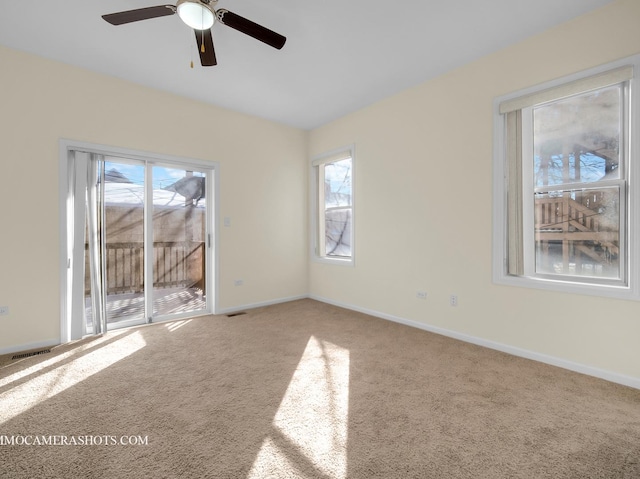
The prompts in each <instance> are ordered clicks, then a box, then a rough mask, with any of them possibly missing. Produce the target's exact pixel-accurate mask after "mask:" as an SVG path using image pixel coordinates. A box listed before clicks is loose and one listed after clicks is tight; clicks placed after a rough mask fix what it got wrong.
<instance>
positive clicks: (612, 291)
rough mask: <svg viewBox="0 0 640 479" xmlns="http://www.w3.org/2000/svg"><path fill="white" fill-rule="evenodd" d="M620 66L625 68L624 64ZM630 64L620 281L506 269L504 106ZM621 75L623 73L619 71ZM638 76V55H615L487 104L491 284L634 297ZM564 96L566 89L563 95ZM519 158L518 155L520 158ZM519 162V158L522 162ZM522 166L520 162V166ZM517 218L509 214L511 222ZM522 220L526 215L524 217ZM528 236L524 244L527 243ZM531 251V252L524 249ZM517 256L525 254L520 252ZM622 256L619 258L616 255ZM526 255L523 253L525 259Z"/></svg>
mask: <svg viewBox="0 0 640 479" xmlns="http://www.w3.org/2000/svg"><path fill="white" fill-rule="evenodd" d="M625 67H626V68H625ZM628 67H630V68H631V69H632V72H633V73H632V74H633V77H632V78H631V79H630V80H629V82H628V88H629V90H628V95H629V103H628V104H629V110H630V111H629V112H628V116H627V118H628V122H629V124H628V128H627V130H626V132H625V136H626V137H625V138H624V142H625V144H624V145H621V150H622V148H624V149H625V150H626V152H627V158H628V162H627V167H628V175H627V209H626V212H625V213H624V216H622V218H621V219H622V221H623V222H625V223H626V227H625V226H623V225H622V224H621V234H624V235H625V238H626V244H627V251H626V261H625V264H624V266H623V268H624V269H626V282H625V283H624V284H622V283H618V284H611V282H607V281H606V280H603V281H602V282H598V283H595V282H590V281H581V280H580V279H579V278H577V277H574V278H572V279H571V280H567V279H565V278H557V279H556V278H550V277H544V276H543V275H536V276H534V275H532V274H531V272H530V269H529V267H528V266H526V265H525V266H524V268H523V271H520V272H519V274H517V275H515V274H509V273H508V271H507V268H508V257H509V250H508V249H509V244H508V238H509V227H510V223H509V219H508V210H507V185H508V181H509V178H508V175H509V171H508V168H507V161H508V159H507V147H508V146H507V141H508V138H507V135H506V118H507V115H506V114H504V112H505V110H508V109H512V110H514V109H522V108H524V107H525V106H526V104H529V105H531V104H538V103H543V102H545V101H549V100H551V99H555V98H562V95H558V91H562V90H563V89H564V88H567V89H568V91H569V92H570V91H572V90H575V88H576V85H577V87H578V88H581V89H582V91H589V90H590V89H593V88H590V87H589V85H590V82H592V81H595V82H596V83H597V81H598V77H600V76H602V75H606V74H608V73H609V72H612V71H614V70H620V71H624V70H625V69H626V71H627V73H628V71H629V68H628ZM622 76H624V73H622ZM639 76H640V55H635V56H633V57H629V58H625V59H621V60H618V61H615V62H611V63H608V64H606V65H601V66H599V67H596V68H592V69H589V70H586V71H583V72H580V73H576V74H574V75H569V76H567V77H563V78H559V79H556V80H553V81H550V82H547V83H544V84H542V85H537V86H534V87H531V88H527V89H525V90H521V91H518V92H514V93H511V94H509V95H505V96H502V97H499V98H496V99H495V100H494V105H493V120H494V121H493V127H494V139H493V141H494V154H493V252H492V269H493V281H494V283H496V284H500V285H507V286H519V287H527V288H536V289H543V290H551V291H561V292H567V293H576V294H585V295H594V296H605V297H613V298H621V299H633V300H640V284H639V283H640V281H639V280H640V246H639V245H638V240H639V239H640V204H639V202H640V181H639V180H640V156H639V153H640V131H639V130H638V128H639V125H640V90H639V87H638V81H639V78H638V77H639ZM551 90H553V94H554V96H553V97H552V98H549V96H548V95H549V91H551ZM567 96H568V95H567ZM524 161H525V160H524V159H523V162H524ZM523 164H524V163H523ZM523 169H524V166H523ZM522 196H523V199H525V201H524V206H523V208H522V209H521V213H522V214H523V215H524V214H526V208H527V203H526V201H528V200H526V198H527V194H526V192H525V193H524V194H523V195H522ZM522 220H523V219H522V218H515V219H514V218H513V217H512V218H511V225H512V226H513V224H514V223H516V222H517V221H522ZM525 222H526V219H525ZM523 240H524V245H523V249H526V248H532V245H531V242H532V241H533V238H529V239H527V234H526V233H524V237H523ZM527 242H529V244H527ZM529 254H531V252H530V253H529ZM523 256H526V254H524V255H523ZM621 261H622V259H621ZM527 262H529V263H530V261H528V260H527V258H525V264H526V263H527Z"/></svg>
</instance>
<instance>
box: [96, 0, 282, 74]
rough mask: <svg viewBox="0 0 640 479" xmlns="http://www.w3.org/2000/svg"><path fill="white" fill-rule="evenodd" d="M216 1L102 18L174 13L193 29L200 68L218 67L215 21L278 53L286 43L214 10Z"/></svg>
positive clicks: (186, 0) (185, 1) (194, 0)
mask: <svg viewBox="0 0 640 479" xmlns="http://www.w3.org/2000/svg"><path fill="white" fill-rule="evenodd" d="M216 3H218V0H178V3H177V4H176V5H175V6H174V5H157V6H155V7H146V8H137V9H135V10H127V11H124V12H117V13H110V14H107V15H102V18H103V19H104V20H106V21H107V22H109V23H110V24H111V25H123V24H125V23H132V22H138V21H140V20H148V19H150V18H157V17H165V16H168V15H173V14H174V13H177V14H178V16H179V17H180V19H181V20H182V21H183V22H184V23H185V24H187V25H188V26H189V27H191V28H193V31H194V32H195V34H196V42H197V43H198V50H199V52H200V63H201V64H202V66H203V67H208V66H213V65H217V60H216V52H215V49H214V48H213V37H212V35H211V27H212V26H213V24H214V22H215V21H216V20H218V21H219V22H220V23H222V24H223V25H226V26H228V27H231V28H233V29H234V30H238V31H239V32H242V33H244V34H246V35H249V36H250V37H253V38H255V39H256V40H260V41H261V42H264V43H266V44H267V45H269V46H272V47H273V48H276V49H278V50H280V49H281V48H282V47H283V46H284V43H285V42H286V41H287V39H286V38H285V37H283V36H282V35H280V34H279V33H276V32H274V31H272V30H269V29H268V28H266V27H263V26H262V25H258V24H257V23H254V22H252V21H251V20H248V19H246V18H244V17H241V16H240V15H236V14H235V13H233V12H230V11H229V10H225V9H223V8H221V9H218V10H215V9H214V8H213V6H214V5H215V4H216Z"/></svg>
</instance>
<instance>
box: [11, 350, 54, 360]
mask: <svg viewBox="0 0 640 479" xmlns="http://www.w3.org/2000/svg"><path fill="white" fill-rule="evenodd" d="M50 352H51V350H50V349H43V350H41V351H31V352H30V353H22V354H16V355H14V356H12V357H11V359H24V358H30V357H31V356H38V355H39V354H47V353H50Z"/></svg>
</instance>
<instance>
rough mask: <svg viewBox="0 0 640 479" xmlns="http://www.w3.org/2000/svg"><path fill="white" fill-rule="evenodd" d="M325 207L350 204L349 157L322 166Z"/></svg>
mask: <svg viewBox="0 0 640 479" xmlns="http://www.w3.org/2000/svg"><path fill="white" fill-rule="evenodd" d="M324 198H325V208H331V207H334V206H351V158H347V159H346V160H341V161H336V162H334V163H327V164H326V165H325V166H324Z"/></svg>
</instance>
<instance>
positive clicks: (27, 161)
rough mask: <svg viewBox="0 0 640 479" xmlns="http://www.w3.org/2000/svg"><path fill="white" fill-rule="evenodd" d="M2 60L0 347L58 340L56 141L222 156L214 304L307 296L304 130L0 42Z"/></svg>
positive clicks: (227, 305) (201, 156)
mask: <svg viewBox="0 0 640 479" xmlns="http://www.w3.org/2000/svg"><path fill="white" fill-rule="evenodd" d="M0 65H2V67H1V68H0V162H1V163H0V164H1V168H0V171H1V178H2V182H1V183H2V187H0V305H2V306H5V305H7V306H9V308H10V314H9V315H8V316H0V351H3V350H9V349H14V350H15V349H16V348H20V347H21V346H25V345H33V344H38V343H43V342H48V341H55V340H57V338H58V337H59V333H60V313H59V311H60V297H59V296H60V279H59V276H60V273H59V262H60V259H59V248H60V240H59V237H60V229H59V216H58V215H59V211H58V197H59V188H58V165H59V158H58V144H59V140H60V139H61V138H66V139H71V140H76V141H82V142H91V143H97V144H101V145H111V146H116V147H119V148H130V149H134V150H141V151H147V152H156V153H160V154H165V155H175V156H180V157H189V158H197V159H203V160H212V161H217V162H219V164H220V204H219V208H220V210H219V211H220V217H221V218H222V217H229V218H231V226H230V227H222V225H219V240H220V244H219V254H220V262H219V263H220V264H219V273H220V276H219V304H218V308H220V309H229V308H233V307H236V306H239V307H242V306H243V305H247V304H254V303H261V302H267V301H272V300H278V299H282V298H289V297H296V296H300V295H305V294H306V293H307V291H308V286H307V276H308V272H307V248H306V245H307V239H306V238H307V228H306V213H307V211H306V199H307V183H306V181H307V176H306V174H307V171H306V168H305V165H304V160H303V159H304V158H305V157H306V152H307V149H306V148H307V137H308V133H307V132H305V131H302V130H297V129H294V128H290V127H285V126H282V125H278V124H275V123H273V122H269V121H265V120H262V119H258V118H254V117H250V116H246V115H242V114H238V113H234V112H230V111H227V110H223V109H220V108H215V107H211V106H206V105H203V104H199V103H197V102H194V101H191V100H187V99H184V98H180V97H177V96H173V95H169V94H166V93H162V92H159V91H155V90H151V89H148V88H143V87H140V86H137V85H134V84H131V83H127V82H124V81H121V80H118V79H115V78H112V77H108V76H104V75H98V74H94V73H90V72H88V71H85V70H82V69H78V68H74V67H70V66H67V65H63V64H61V63H56V62H52V61H49V60H45V59H42V58H39V57H36V56H33V55H29V54H25V53H20V52H17V51H15V50H11V49H7V48H4V47H0ZM25 264H27V265H29V267H25ZM234 279H243V280H244V286H234V283H233V281H234Z"/></svg>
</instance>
